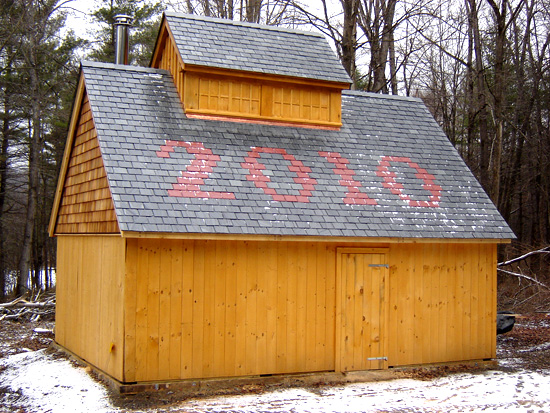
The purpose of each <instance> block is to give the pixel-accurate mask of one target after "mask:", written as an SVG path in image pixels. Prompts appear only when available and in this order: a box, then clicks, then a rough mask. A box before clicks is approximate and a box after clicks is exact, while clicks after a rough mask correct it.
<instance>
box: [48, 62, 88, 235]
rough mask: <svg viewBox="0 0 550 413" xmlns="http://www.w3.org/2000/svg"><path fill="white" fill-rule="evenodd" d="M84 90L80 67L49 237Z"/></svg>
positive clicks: (53, 225) (50, 232) (59, 200)
mask: <svg viewBox="0 0 550 413" xmlns="http://www.w3.org/2000/svg"><path fill="white" fill-rule="evenodd" d="M85 91H86V87H85V81H84V72H83V71H82V68H81V69H80V78H79V79H78V86H77V88H76V96H75V99H74V104H73V111H72V114H71V121H70V123H69V131H68V133H67V142H66V143H65V151H64V152H63V161H62V162H61V169H60V170H59V177H58V178H57V188H56V190H55V197H54V201H53V206H52V212H51V215H50V224H49V226H48V234H49V235H50V237H53V236H54V233H55V227H56V225H57V216H58V213H59V207H60V206H61V197H62V196H63V187H64V186H65V179H66V177H67V170H68V167H69V161H70V158H71V151H72V147H73V143H74V138H75V135H76V128H77V127H78V120H79V118H80V110H81V109H82V102H83V100H84V94H85Z"/></svg>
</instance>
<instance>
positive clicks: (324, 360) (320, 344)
mask: <svg viewBox="0 0 550 413" xmlns="http://www.w3.org/2000/svg"><path fill="white" fill-rule="evenodd" d="M330 253H331V252H330V251H328V248H327V247H325V245H323V244H316V245H315V249H314V254H315V262H316V268H315V273H316V275H315V282H316V291H317V293H316V295H315V354H314V356H313V358H314V360H313V362H314V365H315V369H316V370H321V369H323V367H324V366H327V367H325V368H327V369H330V368H334V367H333V360H334V357H335V353H332V354H330V355H328V357H327V353H326V351H327V347H332V345H330V344H329V343H334V337H331V336H328V337H327V335H326V332H327V326H326V325H327V324H328V323H329V320H328V318H327V312H329V311H330V312H336V308H330V309H327V298H326V297H327V263H326V262H327V261H326V254H330ZM335 270H336V268H334V269H333V272H332V273H333V274H332V275H333V278H335V273H334V271H335ZM329 366H330V367H329Z"/></svg>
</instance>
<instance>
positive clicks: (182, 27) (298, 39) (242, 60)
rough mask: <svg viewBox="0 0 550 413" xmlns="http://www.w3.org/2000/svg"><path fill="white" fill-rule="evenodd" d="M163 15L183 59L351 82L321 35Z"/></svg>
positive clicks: (212, 19) (172, 14)
mask: <svg viewBox="0 0 550 413" xmlns="http://www.w3.org/2000/svg"><path fill="white" fill-rule="evenodd" d="M165 18H166V20H167V22H168V25H169V27H170V30H171V31H172V34H173V36H174V40H175V41H176V45H177V47H178V49H179V51H180V54H181V56H182V59H183V62H184V63H186V64H194V65H202V66H208V67H216V68H223V69H235V70H245V71H251V72H258V73H268V74H273V75H283V76H294V77H299V78H307V79H317V80H327V81H333V82H343V83H350V82H351V81H350V78H349V76H348V75H347V73H346V71H345V70H344V68H343V67H342V65H341V64H340V62H339V61H338V59H337V58H336V56H335V54H334V52H333V51H332V49H331V48H330V46H329V45H328V43H327V41H326V40H325V38H324V37H323V36H322V35H321V34H317V33H312V32H304V31H298V30H289V29H283V28H278V27H271V26H263V25H259V24H252V23H245V22H236V21H233V20H226V19H216V18H210V17H203V16H196V15H186V14H177V13H165Z"/></svg>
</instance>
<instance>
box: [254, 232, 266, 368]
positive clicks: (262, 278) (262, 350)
mask: <svg viewBox="0 0 550 413" xmlns="http://www.w3.org/2000/svg"><path fill="white" fill-rule="evenodd" d="M268 248H269V244H268V243H265V242H262V243H259V244H258V269H257V272H258V276H257V293H256V294H257V295H256V323H257V324H256V325H257V327H256V354H257V364H256V366H257V367H256V368H257V371H258V372H264V373H265V372H267V364H268V362H267V357H268V355H267V291H266V288H267V279H266V276H267V274H266V271H265V268H266V266H268V265H269V263H268V257H269V255H268V253H267V250H268Z"/></svg>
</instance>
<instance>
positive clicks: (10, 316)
mask: <svg viewBox="0 0 550 413" xmlns="http://www.w3.org/2000/svg"><path fill="white" fill-rule="evenodd" d="M25 298H26V297H25V296H21V297H19V298H16V299H15V300H13V301H10V302H9V303H3V304H0V321H2V320H16V319H21V318H23V317H28V318H29V319H30V321H36V320H38V319H39V318H40V317H41V316H43V315H50V314H53V313H54V312H55V296H51V295H50V296H49V297H47V298H46V297H44V296H42V297H40V295H39V294H37V295H36V297H34V299H33V298H31V301H27V300H26V299H25ZM39 299H42V301H39Z"/></svg>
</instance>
